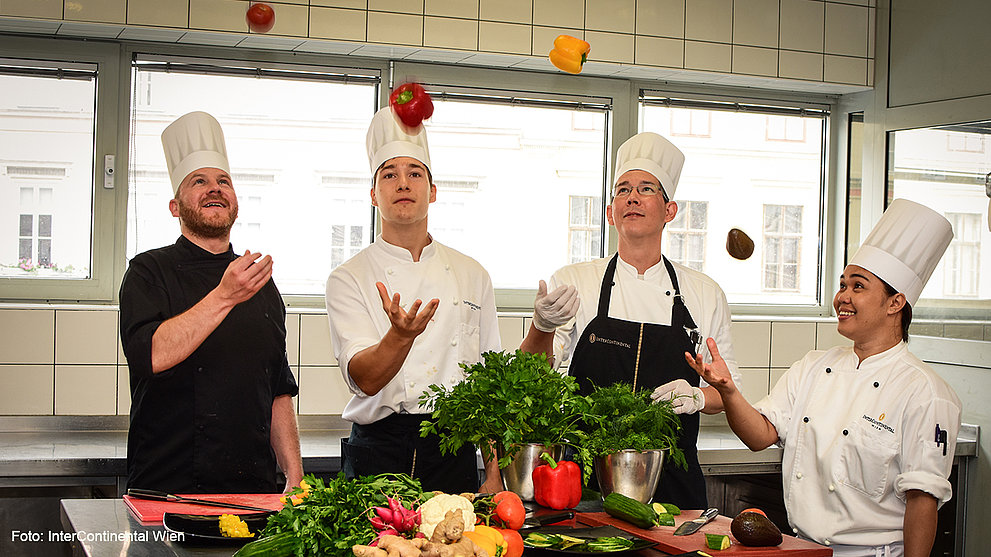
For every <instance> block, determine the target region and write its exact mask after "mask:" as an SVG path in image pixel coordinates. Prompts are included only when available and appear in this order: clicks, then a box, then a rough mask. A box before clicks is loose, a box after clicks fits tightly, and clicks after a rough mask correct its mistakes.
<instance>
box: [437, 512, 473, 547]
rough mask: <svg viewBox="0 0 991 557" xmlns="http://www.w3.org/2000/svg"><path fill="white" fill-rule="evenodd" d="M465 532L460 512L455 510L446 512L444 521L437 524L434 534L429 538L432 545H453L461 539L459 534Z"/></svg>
mask: <svg viewBox="0 0 991 557" xmlns="http://www.w3.org/2000/svg"><path fill="white" fill-rule="evenodd" d="M464 531H465V519H464V517H463V516H462V515H461V513H460V512H458V511H457V510H456V509H455V510H450V511H447V514H445V515H444V520H441V521H440V522H438V523H437V526H436V527H435V528H434V533H433V534H432V535H431V536H430V541H431V542H433V543H443V544H448V543H454V542H456V541H458V540H460V539H461V534H463V533H464Z"/></svg>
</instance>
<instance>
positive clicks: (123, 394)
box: [117, 366, 131, 416]
mask: <svg viewBox="0 0 991 557" xmlns="http://www.w3.org/2000/svg"><path fill="white" fill-rule="evenodd" d="M130 413H131V378H130V375H129V373H128V370H127V366H117V414H119V415H122V416H126V415H128V414H130Z"/></svg>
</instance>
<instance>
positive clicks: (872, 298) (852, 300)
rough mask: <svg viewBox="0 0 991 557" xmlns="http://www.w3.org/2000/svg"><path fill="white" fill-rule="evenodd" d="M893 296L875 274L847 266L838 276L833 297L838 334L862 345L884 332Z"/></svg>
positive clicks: (853, 266) (861, 268) (860, 268)
mask: <svg viewBox="0 0 991 557" xmlns="http://www.w3.org/2000/svg"><path fill="white" fill-rule="evenodd" d="M892 297H893V296H890V295H888V292H887V290H886V288H885V285H884V282H883V281H882V280H881V279H879V278H878V277H877V276H876V275H874V274H873V273H871V272H870V271H868V270H867V269H864V268H863V267H858V266H857V265H847V266H846V268H845V269H843V274H842V275H840V288H839V290H837V292H836V295H835V296H833V309H834V310H836V316H837V319H838V323H837V331H839V333H840V334H841V335H843V336H845V337H847V338H848V339H850V340H852V341H854V342H863V341H866V340H868V339H870V338H871V337H872V336H874V335H876V334H878V333H880V332H881V331H882V330H886V329H885V327H886V319H887V317H888V315H889V314H891V304H890V303H889V300H890V298H892ZM894 313H897V311H895V312H894Z"/></svg>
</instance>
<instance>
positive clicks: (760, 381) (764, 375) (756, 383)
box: [739, 368, 771, 404]
mask: <svg viewBox="0 0 991 557" xmlns="http://www.w3.org/2000/svg"><path fill="white" fill-rule="evenodd" d="M770 375H771V371H770V370H769V369H767V368H741V369H740V379H741V380H742V381H743V385H742V386H740V387H739V389H740V392H741V393H743V398H745V399H747V402H749V403H750V404H753V403H755V402H757V401H758V400H760V399H762V398H764V397H765V396H767V387H768V381H769V380H770Z"/></svg>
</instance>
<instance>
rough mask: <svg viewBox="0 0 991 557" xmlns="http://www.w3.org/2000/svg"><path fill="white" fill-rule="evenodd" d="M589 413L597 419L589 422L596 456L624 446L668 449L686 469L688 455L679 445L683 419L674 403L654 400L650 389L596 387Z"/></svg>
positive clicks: (627, 386) (589, 446) (668, 456)
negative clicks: (672, 404) (675, 408)
mask: <svg viewBox="0 0 991 557" xmlns="http://www.w3.org/2000/svg"><path fill="white" fill-rule="evenodd" d="M588 398H589V400H590V401H591V403H592V408H591V411H590V413H591V414H593V415H595V416H598V417H599V421H598V422H589V424H588V426H587V428H588V441H587V446H588V450H589V452H591V453H592V455H594V456H605V455H607V454H610V453H614V452H617V451H621V450H624V449H633V450H636V451H649V450H665V451H668V455H667V458H670V459H671V460H672V461H673V462H675V463H676V464H678V465H679V466H681V467H682V468H685V469H687V468H688V464H687V462H686V461H685V454H684V452H682V450H681V449H679V448H678V437H679V436H680V435H681V420H680V419H679V418H678V415H677V414H675V413H674V410H673V409H672V407H671V402H670V401H666V400H662V401H658V402H652V401H651V399H650V391H649V390H646V389H644V390H640V391H637V392H634V391H633V387H632V386H630V385H628V384H623V383H617V384H615V385H611V386H608V387H596V388H595V389H594V390H593V391H592V393H591V394H589V395H588Z"/></svg>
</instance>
